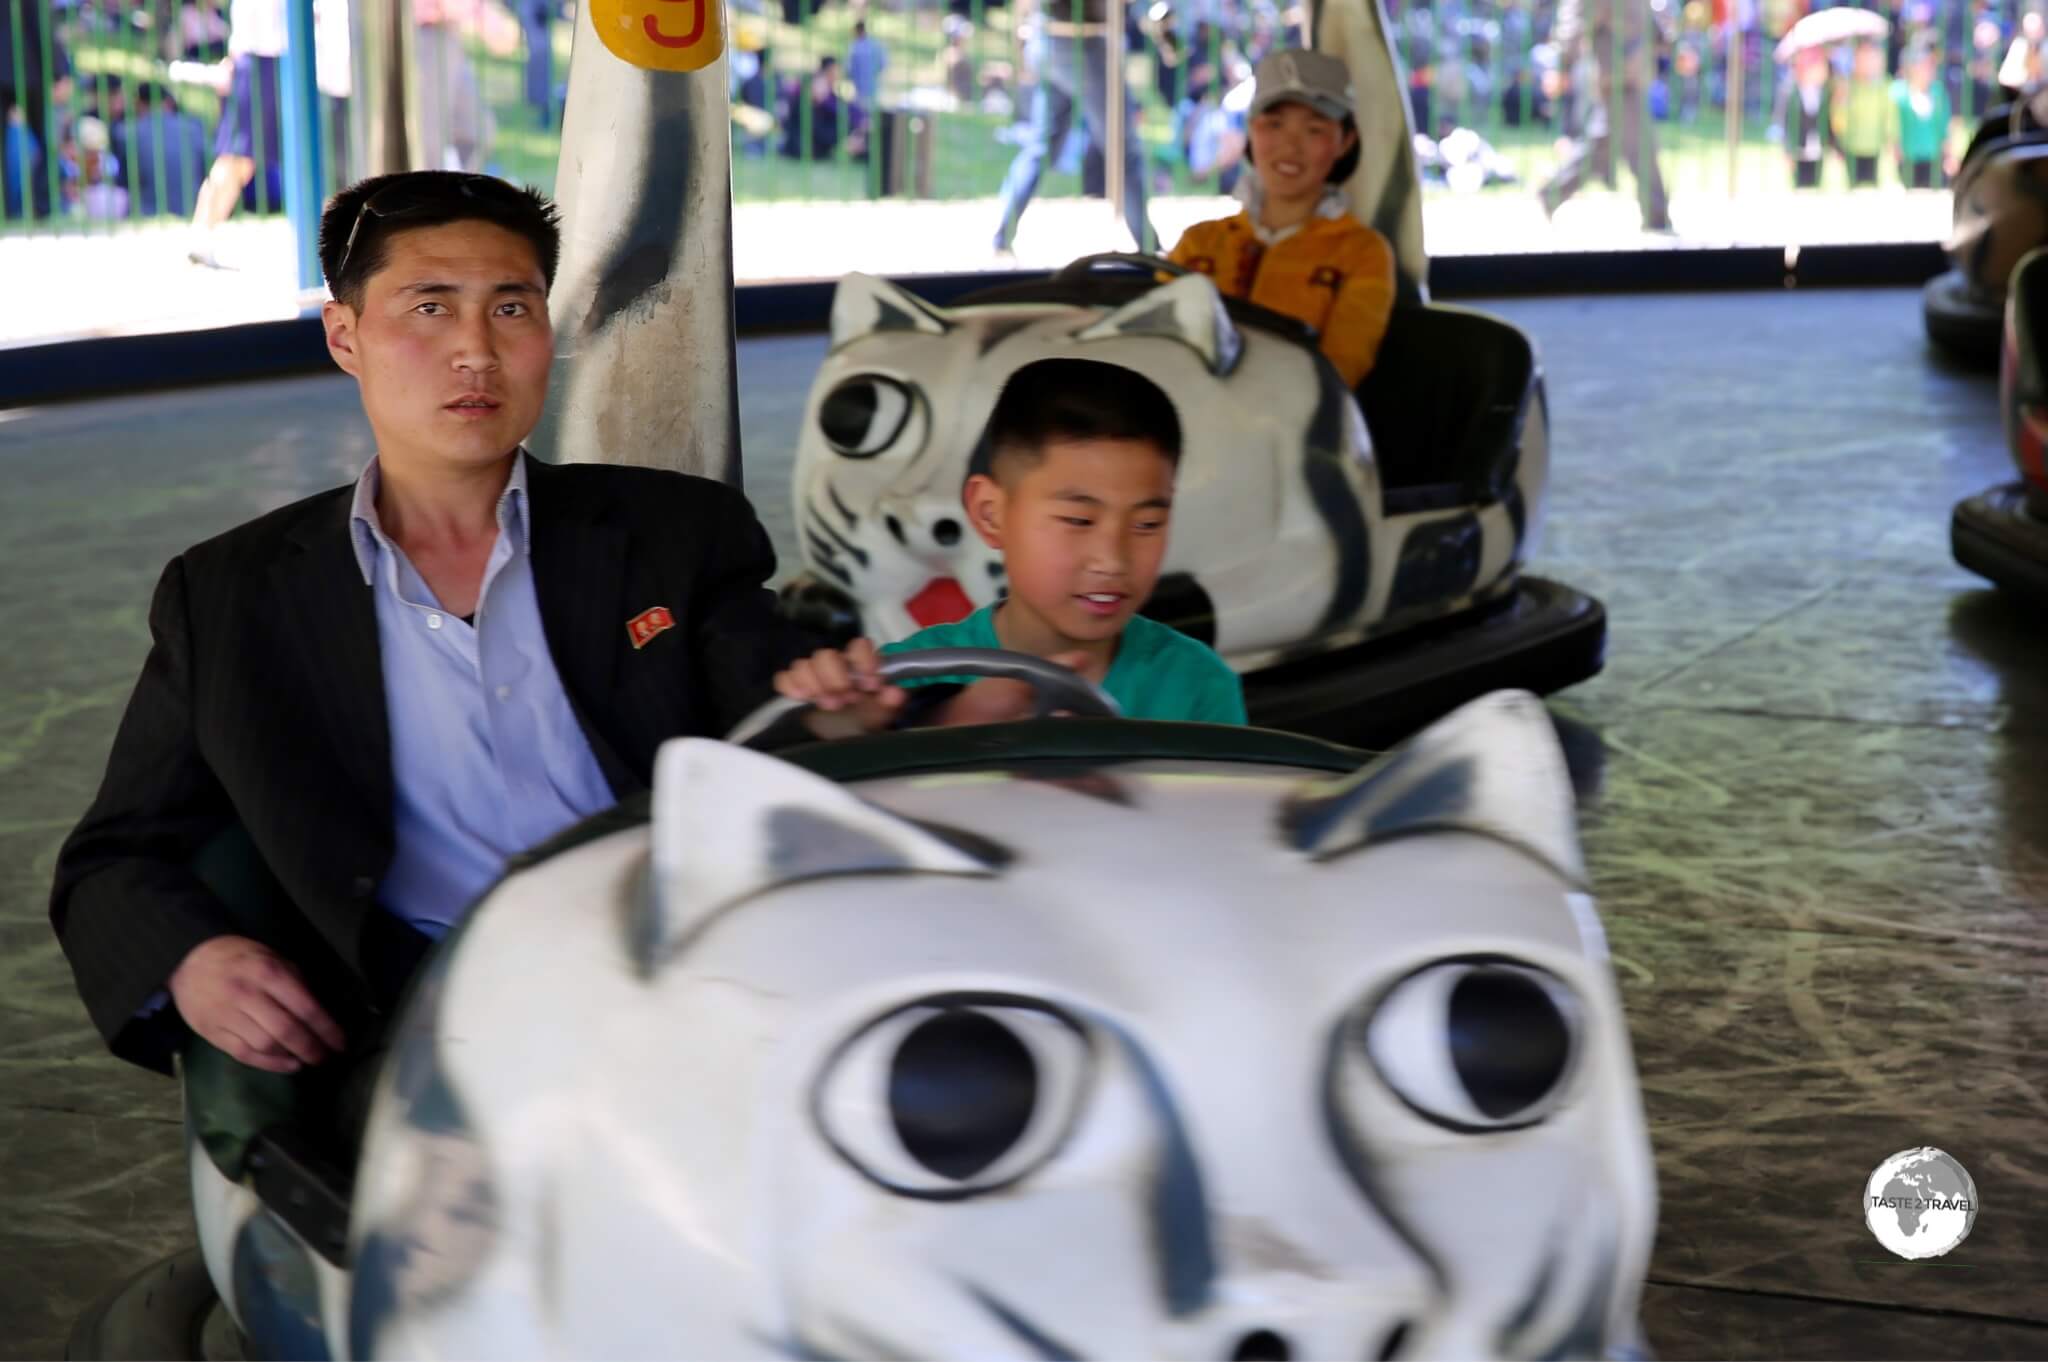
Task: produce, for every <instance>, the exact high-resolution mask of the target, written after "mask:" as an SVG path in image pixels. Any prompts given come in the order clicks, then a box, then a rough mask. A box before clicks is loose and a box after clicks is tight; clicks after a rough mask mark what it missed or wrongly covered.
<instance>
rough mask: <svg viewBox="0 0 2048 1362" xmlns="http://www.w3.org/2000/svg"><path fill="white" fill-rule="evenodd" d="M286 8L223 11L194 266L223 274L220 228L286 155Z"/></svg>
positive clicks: (258, 3) (240, 5) (242, 0)
mask: <svg viewBox="0 0 2048 1362" xmlns="http://www.w3.org/2000/svg"><path fill="white" fill-rule="evenodd" d="M284 44H285V16H284V0H234V2H233V4H231V5H230V6H229V8H228V55H227V59H226V61H224V62H223V63H222V64H221V66H220V67H218V68H216V73H217V74H216V81H217V88H219V89H221V90H222V91H223V92H224V93H225V95H226V98H225V99H224V100H223V101H222V102H221V106H220V126H219V127H218V128H216V129H215V130H214V135H213V169H212V170H211V171H209V172H208V173H207V176H206V183H205V184H203V185H201V186H200V189H199V202H198V205H197V206H196V207H195V208H194V209H193V213H192V244H191V248H190V249H189V250H188V251H187V253H186V254H187V258H189V259H190V260H191V261H192V263H193V264H195V265H204V266H206V267H208V268H209V269H220V268H222V266H221V263H220V257H219V255H218V254H216V252H215V238H216V233H217V232H218V230H219V228H220V225H221V224H222V223H224V222H226V221H227V220H228V218H229V217H230V216H231V215H232V214H233V213H234V211H235V205H236V204H238V203H240V202H241V201H242V191H243V190H245V189H247V188H248V187H249V185H250V184H251V182H253V181H254V180H255V178H256V175H257V172H258V171H259V170H260V171H262V172H264V174H265V182H266V187H267V185H268V183H269V172H270V171H271V170H272V169H273V168H274V167H276V166H277V165H278V164H279V162H280V160H281V159H282V157H283V154H284V139H283V137H282V136H281V134H280V132H279V128H280V127H281V120H280V118H279V114H278V82H279V81H280V80H281V79H282V73H281V72H280V71H279V69H278V58H279V57H281V56H283V55H284Z"/></svg>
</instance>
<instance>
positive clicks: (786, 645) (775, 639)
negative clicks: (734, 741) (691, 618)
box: [691, 486, 815, 736]
mask: <svg viewBox="0 0 2048 1362" xmlns="http://www.w3.org/2000/svg"><path fill="white" fill-rule="evenodd" d="M709 531H710V532H709V533H708V534H707V535H706V536H705V544H706V554H705V558H704V562H703V566H702V568H701V569H700V571H701V574H702V575H701V578H700V580H701V582H702V585H701V586H700V587H699V591H700V592H701V593H702V603H701V604H700V605H699V606H698V609H697V611H696V615H697V627H696V634H695V637H694V638H693V639H692V640H691V642H692V644H693V651H694V655H695V657H696V666H697V671H698V680H699V683H700V684H701V686H702V687H703V693H704V694H705V695H706V696H707V697H709V702H710V710H711V720H712V722H713V723H714V724H715V725H716V726H717V734H718V735H721V736H722V735H723V734H724V733H725V732H726V731H727V730H729V729H731V728H732V727H733V725H735V724H737V723H738V722H739V721H740V720H741V719H744V718H746V717H747V715H749V714H751V713H752V712H753V711H754V710H755V709H757V708H759V707H760V706H761V704H762V703H763V702H764V701H766V700H768V699H770V698H771V697H772V696H773V693H774V691H773V683H774V680H775V673H776V672H778V671H780V670H781V669H782V668H783V667H784V666H786V665H788V663H789V662H791V661H792V660H794V659H795V658H798V657H801V656H803V655H804V654H805V653H808V652H810V651H812V649H813V647H814V646H815V645H814V644H813V643H812V642H811V640H809V639H808V638H807V637H806V636H805V635H804V634H803V632H802V631H801V630H799V629H797V628H796V626H794V625H792V624H791V623H790V622H789V621H788V620H786V619H784V618H783V616H782V614H781V612H780V611H778V610H777V609H776V608H775V593H774V592H772V591H770V590H768V588H767V585H766V584H767V582H768V579H769V578H771V577H773V576H774V575H775V550H774V548H773V547H772V546H771V545H770V544H769V542H768V532H767V531H766V530H765V529H763V528H762V527H761V521H760V517H758V516H756V515H755V514H754V508H753V507H752V506H751V505H750V504H748V502H747V499H746V497H744V496H742V495H741V494H740V493H739V492H738V491H736V490H734V489H732V488H729V487H723V486H721V487H720V488H719V495H718V496H717V497H716V498H715V499H714V501H713V504H712V515H711V524H710V527H709Z"/></svg>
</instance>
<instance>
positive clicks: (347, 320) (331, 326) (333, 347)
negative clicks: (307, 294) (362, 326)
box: [320, 298, 362, 375]
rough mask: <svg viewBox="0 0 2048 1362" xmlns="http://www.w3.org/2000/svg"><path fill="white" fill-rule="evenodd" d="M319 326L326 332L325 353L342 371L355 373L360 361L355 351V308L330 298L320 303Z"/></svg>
mask: <svg viewBox="0 0 2048 1362" xmlns="http://www.w3.org/2000/svg"><path fill="white" fill-rule="evenodd" d="M320 327H321V329H322V330H324V331H325V332H326V333H327V353H328V354H329V355H331V356H333V358H334V362H335V363H336V364H338V365H339V366H341V371H342V372H343V373H345V374H350V375H356V374H357V373H358V370H359V368H360V366H361V363H362V360H361V357H360V356H359V355H358V354H357V353H356V310H355V309H354V308H352V307H350V306H349V305H348V304H347V303H337V302H335V301H334V300H333V299H331V298H330V299H328V300H327V301H326V302H324V303H322V304H321V305H320Z"/></svg>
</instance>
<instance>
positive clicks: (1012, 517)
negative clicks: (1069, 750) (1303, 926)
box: [775, 359, 1245, 731]
mask: <svg viewBox="0 0 2048 1362" xmlns="http://www.w3.org/2000/svg"><path fill="white" fill-rule="evenodd" d="M1180 443H1181V434H1180V420H1179V418H1178V417H1177V416H1175V414H1174V410H1173V404H1172V403H1171V402H1170V401H1168V400H1167V397H1166V394H1165V393H1163V392H1161V391H1160V390H1159V388H1158V387H1157V386H1156V385H1154V384H1153V383H1152V382H1150V381H1149V380H1147V379H1146V378H1144V377H1143V376H1142V375H1140V374H1138V373H1136V372H1134V371H1132V370H1130V369H1125V368H1123V367H1121V366H1119V365H1114V364H1104V363H1100V362H1098V361H1095V360H1083V359H1047V360H1039V361H1038V362H1037V363H1034V364H1028V365H1026V366H1024V367H1023V368H1022V369H1019V370H1018V371H1017V372H1016V373H1014V374H1012V375H1011V376H1010V381H1009V382H1008V383H1007V384H1005V385H1004V387H1003V391H1002V395H1001V396H1000V397H999V398H997V399H996V405H995V411H994V412H993V413H992V414H991V415H990V417H989V427H988V441H987V447H988V449H989V460H988V466H987V470H986V471H984V472H977V473H975V474H973V475H972V476H970V477H969V478H968V479H967V485H966V487H965V489H964V490H963V492H962V496H961V501H962V505H963V507H964V509H965V510H966V512H967V518H968V520H969V522H970V523H971V524H972V525H973V526H974V530H975V532H976V533H977V534H979V535H980V536H981V537H982V540H983V542H985V543H986V544H988V546H989V547H990V548H992V549H996V550H998V551H1000V552H1001V553H1002V555H1003V561H1004V569H1005V574H1006V576H1007V578H1008V581H1009V591H1008V594H1007V595H1006V596H1005V597H1004V598H1003V599H1002V600H1000V601H998V602H997V603H996V604H994V605H990V606H984V607H982V608H981V609H980V610H977V611H975V612H974V613H973V614H971V615H969V616H968V617H967V618H966V619H963V620H960V621H957V622H956V623H952V624H937V625H933V626H932V627H930V628H928V629H922V630H919V631H918V632H917V633H915V634H912V635H911V636H910V637H909V638H907V639H904V640H902V641H901V642H898V643H891V644H888V645H887V646H885V647H884V648H882V649H881V650H880V654H882V655H886V654H890V653H899V652H908V651H912V650H916V649H923V648H1005V649H1008V650H1010V651H1012V652H1020V653H1030V654H1032V655H1034V656H1037V657H1042V658H1047V659H1049V660H1051V661H1054V662H1058V663H1060V664H1061V665H1063V666H1066V667H1070V668H1072V669H1073V670H1074V671H1077V672H1079V673H1080V674H1081V675H1083V676H1085V677H1087V678H1088V679H1089V680H1091V681H1094V682H1095V683H1096V684H1098V685H1100V686H1101V687H1102V688H1103V689H1104V690H1106V691H1108V692H1109V694H1110V695H1111V697H1113V698H1114V699H1115V700H1116V702H1117V703H1118V705H1120V706H1121V707H1122V709H1123V712H1124V714H1125V716H1126V717H1128V718H1133V719H1180V720H1192V721H1195V722H1201V723H1222V724H1241V723H1244V722H1245V709H1244V690H1243V687H1242V686H1241V685H1240V683H1239V682H1238V679H1237V673H1235V672H1233V671H1232V670H1231V669H1230V666H1229V664H1228V663H1226V662H1224V660H1223V659H1222V658H1221V657H1218V656H1217V655H1216V653H1215V652H1214V651H1212V650H1211V649H1210V648H1208V647H1207V646H1205V645H1204V644H1201V643H1198V642H1196V641H1195V640H1194V639H1191V638H1189V637H1188V636H1187V635H1185V634H1182V633H1179V632H1177V631H1175V630H1173V629H1171V628H1169V627H1168V626H1166V625H1164V624H1160V623H1158V622H1156V621H1154V620H1149V619H1146V618H1144V617H1143V616H1141V615H1139V614H1138V609H1139V607H1140V606H1142V605H1144V603H1145V601H1146V599H1147V598H1148V597H1150V596H1151V594H1152V588H1153V585H1154V584H1155V583H1156V582H1157V581H1158V579H1159V567H1160V563H1161V562H1162V561H1163V560H1164V558H1165V556H1166V535H1167V520H1168V517H1169V514H1170V512H1171V510H1172V507H1173V483H1174V474H1175V471H1176V469H1177V468H1178V466H1179V463H1180ZM878 665H879V657H878V654H877V650H876V649H875V646H874V644H873V643H872V642H870V641H869V640H867V639H855V640H854V641H853V642H852V643H851V644H849V645H848V647H847V649H846V651H845V652H844V653H840V652H837V651H835V650H833V649H829V648H828V649H825V650H823V651H821V652H818V653H816V654H814V655H813V656H811V657H809V658H805V659H803V660H802V661H799V662H797V663H796V664H795V665H793V666H791V667H790V668H789V669H788V670H786V671H784V672H782V673H781V674H780V675H779V676H777V677H776V678H775V688H776V690H777V691H778V692H780V693H781V694H783V695H786V696H789V697H791V698H793V699H799V700H809V701H811V702H813V703H814V704H815V705H816V706H817V707H818V708H819V709H821V710H825V711H828V712H832V713H837V714H842V715H844V716H845V717H846V719H847V720H849V721H850V724H849V726H850V727H852V728H853V729H855V730H869V731H871V730H874V729H877V728H884V727H887V726H888V724H889V723H890V722H891V720H892V719H893V718H894V717H895V714H896V712H897V711H898V710H900V709H901V707H902V705H903V692H902V691H901V690H900V689H898V688H897V687H895V686H889V685H885V684H883V682H882V681H881V679H880V677H879V676H877V675H876V668H877V666H878ZM1032 705H1033V696H1032V693H1031V689H1030V687H1029V686H1028V685H1026V684H1025V683H1023V682H1020V681H1007V680H995V679H990V680H981V681H976V682H974V683H973V684H971V685H968V686H966V687H965V688H964V689H963V690H962V691H961V692H960V693H959V694H958V695H956V696H954V697H952V698H951V699H950V700H948V701H947V702H946V704H945V705H944V707H943V708H942V710H941V711H940V713H939V716H938V717H939V721H940V722H942V723H949V724H960V723H993V722H998V721H1002V720H1007V719H1018V718H1023V717H1026V716H1027V715H1029V714H1030V713H1031V712H1032Z"/></svg>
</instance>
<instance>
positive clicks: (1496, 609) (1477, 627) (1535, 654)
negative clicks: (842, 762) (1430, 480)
mask: <svg viewBox="0 0 2048 1362" xmlns="http://www.w3.org/2000/svg"><path fill="white" fill-rule="evenodd" d="M1606 656H1607V611H1606V609H1605V607H1603V606H1602V605H1601V604H1600V602H1599V601H1597V600H1594V599H1593V598H1592V597H1591V596H1588V595H1586V594H1584V593H1583V592H1579V591H1575V590H1573V589H1572V588H1571V587H1568V586H1565V585H1563V584H1562V583H1559V582H1553V581H1548V580H1546V579H1544V578H1541V577H1524V578H1522V579H1521V581H1520V582H1519V583H1518V584H1517V585H1516V587H1515V590H1514V592H1513V594H1511V595H1510V596H1508V597H1507V598H1506V599H1504V600H1500V601H1495V602H1492V603H1490V604H1488V605H1486V606H1483V607H1481V608H1479V609H1477V610H1473V611H1468V612H1467V613H1465V614H1462V615H1457V616H1454V617H1452V618H1450V619H1447V620H1441V621H1437V622H1435V623H1431V624H1428V625H1423V626H1420V627H1418V628H1415V629H1412V630H1406V631H1403V632H1402V633H1399V634H1396V635H1394V636H1392V637H1390V638H1384V639H1374V640H1372V641H1370V642H1367V643H1362V644H1360V645H1358V646H1357V647H1355V648H1347V649H1345V650H1343V651H1341V652H1337V653H1331V654H1329V655H1327V656H1324V657H1317V658H1311V659H1308V660H1305V661H1302V662H1291V663H1286V664H1284V665H1282V666H1279V667H1273V668H1269V669H1267V670H1265V671H1261V672H1254V673H1252V674H1250V675H1248V676H1246V677H1245V679H1244V692H1245V704H1246V707H1247V708H1248V709H1249V710H1250V711H1251V721H1252V722H1253V723H1254V724H1257V725H1259V726H1260V727H1263V728H1277V729H1280V730H1282V731H1283V732H1290V733H1304V734H1307V735H1309V736H1311V737H1316V738H1323V739H1326V740H1328V741H1331V742H1341V743H1348V744H1350V745H1351V746H1354V747H1363V748H1368V749H1372V750H1378V749H1382V748H1386V747H1390V746H1392V745H1393V744H1394V743H1396V742H1398V741H1399V740H1400V739H1402V738H1404V737H1407V736H1408V735H1409V734H1411V733H1413V732H1414V731H1415V730H1416V729H1418V728H1421V727H1422V726H1423V725H1424V724H1427V723H1428V722H1430V720H1432V719H1437V718H1441V717H1442V716H1443V715H1445V714H1448V713H1450V712H1451V711H1452V710H1454V709H1456V708H1457V707H1458V706H1459V705H1462V704H1464V703H1465V702H1466V701H1468V700H1475V699H1477V698H1478V697H1480V696H1481V695H1484V694H1486V693H1487V692H1489V691H1496V690H1504V689H1519V690H1529V691H1534V692H1535V693H1536V694H1538V695H1548V694H1550V693H1551V692H1552V691H1557V690H1562V689H1564V688H1565V687H1566V686H1570V685H1574V684H1576V683H1578V682H1580V681H1583V680H1585V679H1586V678H1587V677H1589V676H1592V675H1594V674H1595V673H1597V672H1598V671H1599V670H1600V667H1601V665H1602V663H1603V662H1605V660H1606Z"/></svg>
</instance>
